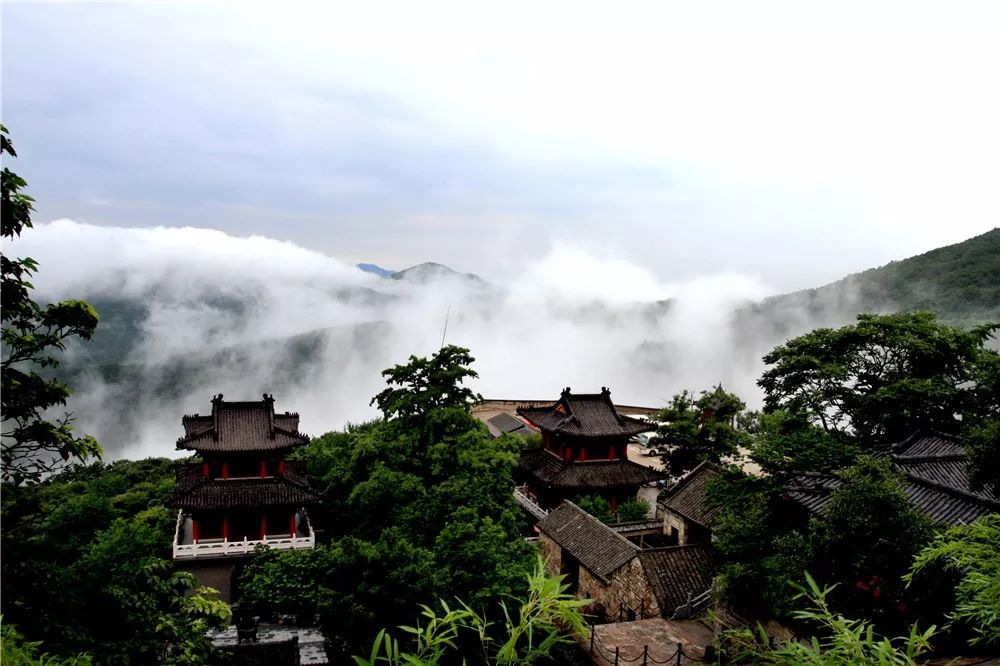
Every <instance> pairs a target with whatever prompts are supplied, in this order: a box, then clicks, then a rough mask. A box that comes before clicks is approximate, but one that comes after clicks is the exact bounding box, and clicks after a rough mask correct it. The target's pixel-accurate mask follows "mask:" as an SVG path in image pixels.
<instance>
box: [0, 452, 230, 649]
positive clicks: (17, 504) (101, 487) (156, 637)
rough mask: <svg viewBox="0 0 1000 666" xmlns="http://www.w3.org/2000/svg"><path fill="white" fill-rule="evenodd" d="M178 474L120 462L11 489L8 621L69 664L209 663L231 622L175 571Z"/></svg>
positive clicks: (161, 463) (147, 463)
mask: <svg viewBox="0 0 1000 666" xmlns="http://www.w3.org/2000/svg"><path fill="white" fill-rule="evenodd" d="M173 472H174V468H173V463H172V461H170V460H167V459H149V460H140V461H127V460H119V461H116V462H114V463H112V464H109V465H105V464H101V463H93V464H91V465H88V466H81V467H70V468H68V469H66V470H63V471H62V472H60V473H58V474H56V475H54V476H52V477H49V478H47V479H45V480H44V481H42V482H41V483H35V484H27V485H22V486H16V487H11V486H5V487H4V493H3V527H4V529H3V532H2V534H0V537H2V540H3V543H2V551H3V555H4V556H3V560H2V565H3V575H2V577H0V583H2V585H3V594H2V604H3V614H4V619H5V621H11V622H13V624H15V625H16V626H17V627H18V628H19V630H20V631H21V632H23V633H24V635H25V636H26V637H27V639H28V640H29V641H31V642H37V641H44V644H45V650H46V651H48V652H49V653H52V654H56V655H61V656H62V657H66V658H69V657H72V656H73V655H77V654H80V653H87V654H91V655H95V658H98V659H99V660H100V662H101V663H102V664H128V663H156V662H158V661H159V662H162V661H163V660H164V659H167V660H168V661H170V662H171V663H185V662H186V663H205V662H204V660H205V659H207V658H209V657H210V656H211V652H212V650H211V646H210V645H209V644H208V639H207V637H206V636H205V630H206V629H207V628H208V627H217V626H221V625H222V624H223V623H224V622H226V621H227V620H226V618H227V617H228V610H227V609H226V606H225V604H223V603H222V602H220V601H219V600H218V599H216V598H214V594H213V593H212V591H211V590H209V589H208V588H199V587H197V586H196V583H197V581H196V580H195V579H194V578H193V577H192V576H191V575H190V574H187V573H181V572H176V571H175V570H174V566H173V563H172V562H170V561H169V560H168V559H167V558H168V557H169V555H170V541H171V535H172V533H173V529H174V525H175V523H176V514H173V513H172V512H171V511H169V510H168V509H167V508H166V507H165V506H164V504H165V502H166V501H167V499H168V498H169V496H170V495H171V492H172V490H173V486H174V478H173ZM4 663H6V662H4ZM13 663H17V662H13Z"/></svg>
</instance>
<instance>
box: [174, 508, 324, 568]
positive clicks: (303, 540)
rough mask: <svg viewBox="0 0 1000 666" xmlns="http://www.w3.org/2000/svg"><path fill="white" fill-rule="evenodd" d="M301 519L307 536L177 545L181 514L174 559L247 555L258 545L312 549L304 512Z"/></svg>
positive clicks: (313, 542) (313, 536) (180, 521)
mask: <svg viewBox="0 0 1000 666" xmlns="http://www.w3.org/2000/svg"><path fill="white" fill-rule="evenodd" d="M303 519H304V520H306V524H307V525H308V526H309V534H308V535H306V536H302V537H299V536H288V535H283V534H276V535H274V536H271V535H264V538H263V539H246V538H244V539H243V540H242V541H230V540H224V539H199V540H197V541H195V542H194V543H178V541H179V540H180V531H181V526H182V525H183V522H184V514H183V512H181V514H180V515H179V516H178V517H177V529H176V531H175V532H174V559H175V560H178V559H187V558H193V557H227V556H237V555H249V554H250V553H252V552H253V549H254V548H256V547H257V546H258V545H264V546H268V547H269V548H276V549H278V550H292V549H300V548H301V549H309V548H314V547H315V546H316V534H315V533H314V532H313V528H312V523H311V522H309V519H308V518H306V517H305V514H304V512H303Z"/></svg>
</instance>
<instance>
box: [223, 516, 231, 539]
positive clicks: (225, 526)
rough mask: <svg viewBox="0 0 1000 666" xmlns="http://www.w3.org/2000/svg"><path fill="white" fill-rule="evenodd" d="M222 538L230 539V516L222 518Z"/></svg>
mask: <svg viewBox="0 0 1000 666" xmlns="http://www.w3.org/2000/svg"><path fill="white" fill-rule="evenodd" d="M222 540H223V541H229V516H223V518H222Z"/></svg>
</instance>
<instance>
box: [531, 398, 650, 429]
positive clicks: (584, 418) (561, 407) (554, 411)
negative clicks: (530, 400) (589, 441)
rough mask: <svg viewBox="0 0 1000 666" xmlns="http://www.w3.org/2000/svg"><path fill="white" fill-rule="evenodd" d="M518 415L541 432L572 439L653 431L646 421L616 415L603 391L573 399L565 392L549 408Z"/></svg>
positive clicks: (609, 399)
mask: <svg viewBox="0 0 1000 666" xmlns="http://www.w3.org/2000/svg"><path fill="white" fill-rule="evenodd" d="M517 413H518V415H519V416H523V417H524V418H526V419H527V420H528V421H530V422H531V423H532V424H534V425H536V426H537V427H539V428H541V429H542V430H548V431H550V432H558V433H560V434H564V435H570V436H573V437H631V436H632V435H638V434H639V433H641V432H646V431H648V430H650V429H652V426H650V424H649V423H647V422H646V421H643V420H641V419H633V418H630V417H628V416H622V415H621V414H619V413H618V410H617V408H615V405H614V403H613V402H611V391H610V390H608V389H607V388H606V387H605V388H603V389H601V392H600V393H578V394H576V395H573V393H572V392H571V391H570V389H569V388H566V389H564V390H563V392H562V395H561V396H560V397H559V400H558V401H557V402H555V403H553V404H552V405H550V406H547V407H522V408H519V409H518V410H517Z"/></svg>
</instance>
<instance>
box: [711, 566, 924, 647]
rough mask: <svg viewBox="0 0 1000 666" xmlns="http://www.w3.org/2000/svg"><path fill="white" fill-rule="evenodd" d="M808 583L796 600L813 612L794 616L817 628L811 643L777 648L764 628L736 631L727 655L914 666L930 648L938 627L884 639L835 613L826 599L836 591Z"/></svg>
mask: <svg viewBox="0 0 1000 666" xmlns="http://www.w3.org/2000/svg"><path fill="white" fill-rule="evenodd" d="M806 584H807V586H808V587H801V586H796V587H798V589H799V594H798V595H797V597H796V598H806V599H808V600H809V602H810V607H809V608H806V609H803V610H798V611H796V612H795V613H794V617H795V618H796V619H798V620H801V621H803V622H806V623H809V624H810V625H812V626H813V627H814V628H815V631H816V635H814V636H813V637H812V638H810V639H809V641H808V642H799V641H786V642H784V643H782V644H780V645H777V646H773V647H772V645H771V642H770V640H769V637H768V635H767V632H766V631H765V630H764V628H763V627H762V626H760V625H758V627H757V631H756V632H755V631H753V630H750V629H739V630H731V631H727V632H725V634H724V635H723V641H722V642H723V653H724V654H725V656H726V657H727V658H728V659H730V660H732V661H733V662H736V663H752V664H774V665H775V666H779V665H780V666H785V665H786V664H796V665H799V666H829V665H831V664H872V665H876V664H877V665H880V666H912V665H915V664H916V663H917V659H918V658H919V657H921V655H924V654H925V653H927V652H928V651H929V650H930V649H931V646H930V640H931V638H932V637H933V636H934V634H935V633H936V631H937V629H936V627H934V626H931V627H929V628H928V629H927V630H926V631H923V632H921V631H920V630H919V629H917V626H916V625H913V626H912V627H911V628H910V633H909V634H908V635H906V636H900V637H897V638H885V637H881V636H878V635H876V633H875V631H874V628H873V627H872V625H871V623H870V622H868V621H867V620H850V619H847V618H846V617H844V616H843V615H841V614H839V613H836V612H834V611H833V610H832V609H831V608H830V605H829V603H828V602H827V597H828V596H829V595H830V593H831V592H832V591H833V589H834V587H835V586H830V587H824V588H820V586H819V585H818V584H817V583H816V581H815V580H813V578H812V576H810V575H809V574H806Z"/></svg>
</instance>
